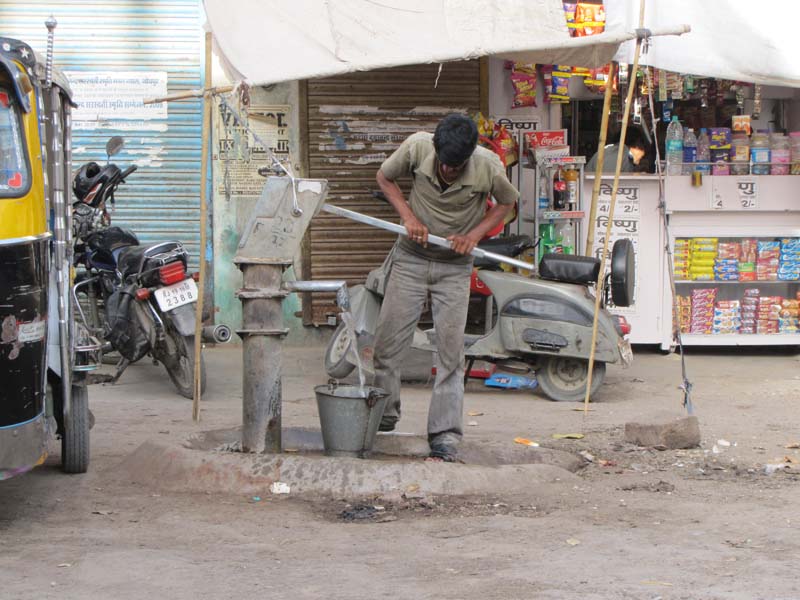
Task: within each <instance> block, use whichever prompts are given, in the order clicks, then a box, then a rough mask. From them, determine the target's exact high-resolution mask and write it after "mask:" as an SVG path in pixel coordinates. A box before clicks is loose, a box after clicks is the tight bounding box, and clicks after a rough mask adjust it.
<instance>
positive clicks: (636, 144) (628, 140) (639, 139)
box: [625, 127, 647, 165]
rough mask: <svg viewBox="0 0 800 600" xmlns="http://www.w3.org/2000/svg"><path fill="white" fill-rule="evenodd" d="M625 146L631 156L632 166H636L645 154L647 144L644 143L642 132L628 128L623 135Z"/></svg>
mask: <svg viewBox="0 0 800 600" xmlns="http://www.w3.org/2000/svg"><path fill="white" fill-rule="evenodd" d="M625 145H626V146H627V147H628V151H629V152H630V154H631V159H632V160H633V164H635V165H638V164H639V162H640V161H641V160H642V158H644V155H645V154H647V143H646V142H645V141H644V136H643V135H642V132H641V131H639V129H637V128H636V127H629V128H628V131H627V132H626V135H625Z"/></svg>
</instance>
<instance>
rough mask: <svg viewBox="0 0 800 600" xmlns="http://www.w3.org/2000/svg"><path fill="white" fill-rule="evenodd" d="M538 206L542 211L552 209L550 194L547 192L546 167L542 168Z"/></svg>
mask: <svg viewBox="0 0 800 600" xmlns="http://www.w3.org/2000/svg"><path fill="white" fill-rule="evenodd" d="M538 208H539V210H540V211H541V210H549V209H550V196H549V195H548V193H547V175H545V172H544V169H542V176H541V177H539V202H538Z"/></svg>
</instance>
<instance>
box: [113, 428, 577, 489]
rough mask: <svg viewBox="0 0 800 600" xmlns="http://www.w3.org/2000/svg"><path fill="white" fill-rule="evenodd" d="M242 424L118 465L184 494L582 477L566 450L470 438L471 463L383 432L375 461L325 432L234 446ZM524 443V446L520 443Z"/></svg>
mask: <svg viewBox="0 0 800 600" xmlns="http://www.w3.org/2000/svg"><path fill="white" fill-rule="evenodd" d="M239 435H240V433H239V431H238V430H237V429H228V430H218V431H210V432H205V433H203V434H199V435H196V436H192V437H191V438H190V439H188V440H187V441H185V442H184V443H182V444H177V443H168V442H161V441H158V440H151V441H148V442H145V443H144V444H142V445H141V446H139V448H137V449H136V450H135V451H134V452H133V453H131V454H130V455H129V456H128V457H127V458H125V459H124V460H123V462H122V464H121V465H120V467H119V469H118V470H117V472H118V474H119V476H120V477H122V478H124V479H125V480H126V481H131V482H135V483H139V484H142V485H149V486H152V487H155V488H159V489H164V490H168V491H179V492H204V493H206V492H207V493H230V494H248V495H249V494H252V495H262V496H268V495H269V494H270V486H271V485H272V484H273V483H275V482H282V483H285V484H287V485H289V487H290V494H291V495H292V496H300V497H309V498H314V497H329V498H357V497H375V496H381V495H386V494H397V493H400V494H403V493H406V492H409V491H413V493H415V494H424V495H430V496H441V495H452V496H471V495H480V494H492V495H499V496H503V495H508V496H511V495H525V494H536V493H538V492H541V491H542V489H543V487H546V486H548V485H558V484H562V485H563V484H569V485H570V486H571V485H573V484H575V483H576V482H577V481H579V478H578V477H577V476H576V475H574V474H573V473H572V472H570V471H576V470H578V469H579V468H581V467H582V466H583V464H584V461H583V459H582V458H581V457H579V456H576V455H573V454H570V453H568V452H563V451H559V450H552V449H545V448H528V447H523V446H519V445H516V444H513V443H510V444H508V445H505V446H503V447H500V446H497V445H487V446H478V445H477V444H475V443H470V442H465V443H464V444H462V447H461V449H460V450H461V454H460V456H461V457H462V459H463V460H464V461H465V463H466V464H453V463H434V462H426V461H424V460H422V458H423V457H424V456H426V455H427V453H428V447H427V443H426V441H425V439H424V438H423V437H422V436H415V435H410V434H382V435H379V436H378V439H377V440H376V444H375V452H374V454H373V457H372V458H371V459H366V460H363V459H355V458H331V457H326V456H324V455H322V453H321V449H322V443H321V435H320V433H319V431H314V430H309V429H289V430H284V433H283V437H284V440H285V441H284V448H285V450H293V451H292V452H288V451H286V452H284V453H283V454H280V455H274V454H244V453H241V452H235V451H232V448H235V443H236V441H237V440H238V439H239ZM515 446H517V447H515Z"/></svg>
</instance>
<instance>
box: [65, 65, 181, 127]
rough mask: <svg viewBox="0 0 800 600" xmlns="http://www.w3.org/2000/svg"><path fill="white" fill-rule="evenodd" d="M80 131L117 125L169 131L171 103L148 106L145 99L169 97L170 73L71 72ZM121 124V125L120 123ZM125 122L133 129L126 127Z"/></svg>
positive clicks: (68, 73)
mask: <svg viewBox="0 0 800 600" xmlns="http://www.w3.org/2000/svg"><path fill="white" fill-rule="evenodd" d="M66 75H67V77H68V78H69V82H70V86H71V87H72V91H73V99H74V100H75V102H76V103H77V104H78V107H77V108H75V109H73V111H72V121H73V123H74V125H75V128H76V129H98V128H100V127H108V123H109V122H113V123H114V126H115V128H117V129H151V128H152V129H156V130H160V129H165V128H166V124H165V123H152V122H153V121H158V120H160V119H161V120H164V119H166V118H167V103H166V102H161V103H159V104H144V102H143V101H144V99H145V98H157V97H160V96H166V95H167V72H166V71H67V72H66ZM120 122H121V123H120ZM125 122H136V123H135V124H134V123H128V125H129V127H126V126H125Z"/></svg>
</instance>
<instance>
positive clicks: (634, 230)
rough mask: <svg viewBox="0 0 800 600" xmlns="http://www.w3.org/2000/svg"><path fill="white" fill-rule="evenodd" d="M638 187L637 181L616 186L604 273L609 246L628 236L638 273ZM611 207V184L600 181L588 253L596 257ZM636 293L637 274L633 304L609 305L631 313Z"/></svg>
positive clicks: (637, 285) (636, 296) (608, 256)
mask: <svg viewBox="0 0 800 600" xmlns="http://www.w3.org/2000/svg"><path fill="white" fill-rule="evenodd" d="M640 196H641V194H640V189H639V184H638V183H629V182H626V184H625V185H624V186H623V185H621V186H620V187H619V188H618V190H617V204H616V206H615V207H614V218H613V219H612V220H611V236H610V238H609V240H608V254H607V255H606V257H607V258H606V273H608V272H610V271H611V250H612V248H613V247H614V242H616V241H617V240H620V239H628V240H630V241H631V242H632V243H633V249H634V252H635V253H636V268H635V272H636V273H637V274H638V273H639V266H638V265H639V231H640V220H641V207H640V204H639V198H640ZM610 209H611V185H610V184H608V183H603V184H601V186H600V196H599V197H598V200H597V216H596V217H595V222H594V246H593V247H592V254H593V255H594V256H595V257H596V258H602V256H603V244H604V243H605V237H606V227H607V225H608V215H609V211H610ZM638 296H639V277H637V278H636V286H635V289H634V293H633V304H631V306H628V307H625V308H622V307H615V306H613V303H611V302H609V306H610V307H612V308H613V309H614V311H613V312H615V313H619V314H622V313H630V314H632V313H635V312H636V299H637V298H638Z"/></svg>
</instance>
